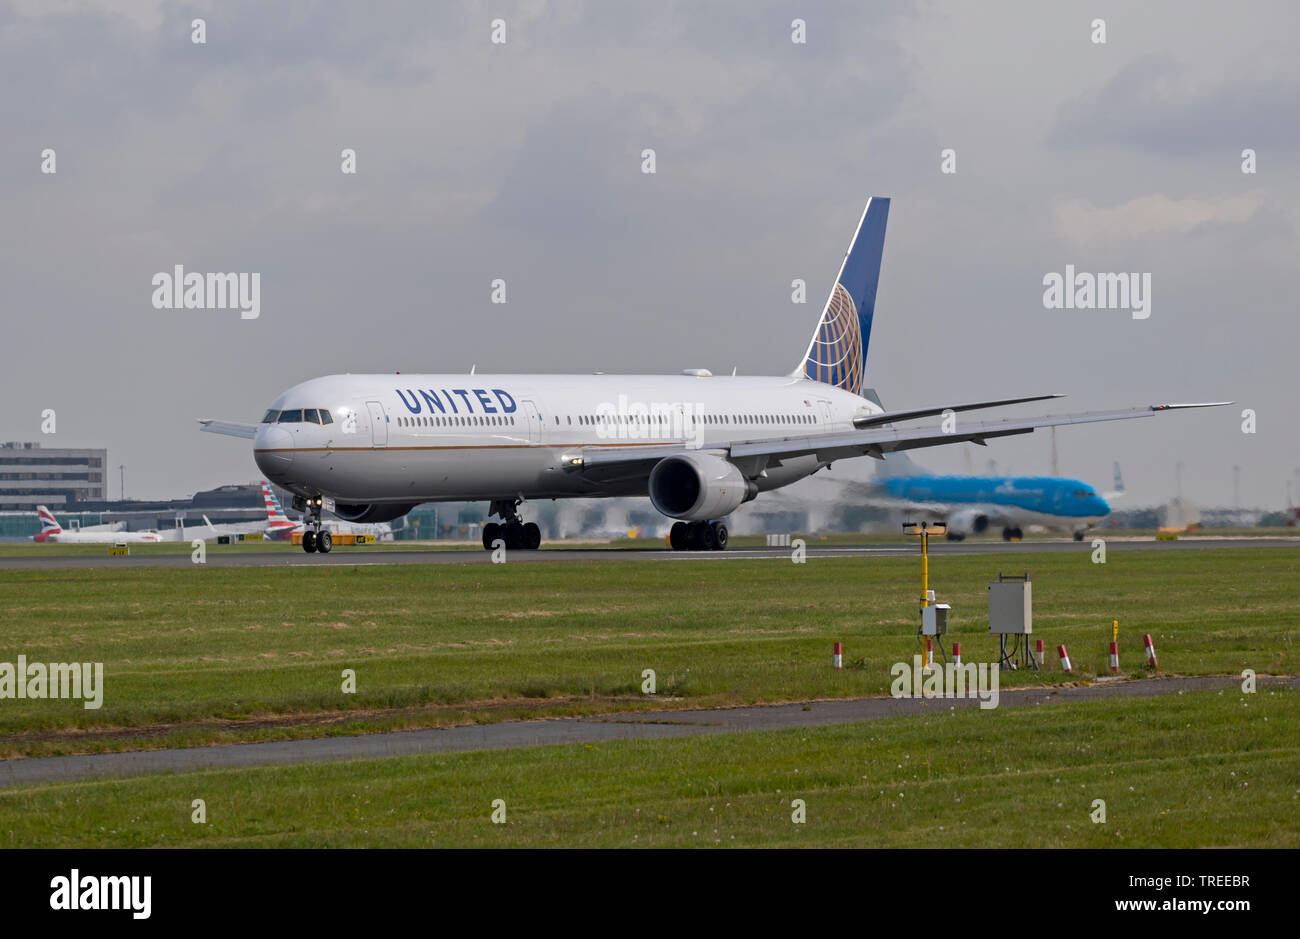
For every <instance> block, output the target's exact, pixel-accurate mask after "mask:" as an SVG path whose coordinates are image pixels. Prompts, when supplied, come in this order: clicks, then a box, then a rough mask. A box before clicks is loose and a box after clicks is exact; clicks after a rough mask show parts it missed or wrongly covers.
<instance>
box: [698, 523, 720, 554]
mask: <svg viewBox="0 0 1300 939" xmlns="http://www.w3.org/2000/svg"><path fill="white" fill-rule="evenodd" d="M695 546H696V549H697V550H699V551H712V550H713V549H714V548H715V547H717V538H716V537H715V536H714V532H713V526H712V525H710V524H709V523H708V522H696V523H695Z"/></svg>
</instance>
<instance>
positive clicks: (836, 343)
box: [795, 196, 889, 394]
mask: <svg viewBox="0 0 1300 939" xmlns="http://www.w3.org/2000/svg"><path fill="white" fill-rule="evenodd" d="M888 218H889V200H888V199H884V198H881V197H880V196H872V197H871V198H870V199H868V200H867V207H866V208H865V209H864V210H863V211H862V219H861V220H860V221H859V222H858V230H857V231H856V232H854V233H853V241H852V242H851V243H850V244H849V250H848V253H847V254H846V255H845V256H844V263H843V264H842V265H841V266H840V273H839V276H838V277H836V278H835V287H834V288H833V289H832V290H831V296H830V299H829V300H827V301H826V307H825V309H823V310H822V318H821V319H820V320H819V321H818V323H817V331H816V332H814V333H813V337H812V341H811V342H809V343H808V351H807V353H805V355H804V360H803V364H802V365H801V366H800V367H799V368H798V369H796V370H795V374H796V375H802V376H803V377H805V378H809V379H811V380H813V381H820V382H825V383H826V384H828V385H834V386H835V387H837V388H843V389H844V390H845V391H851V392H853V393H854V394H861V393H862V389H863V378H864V375H865V373H866V365H867V343H868V342H869V341H870V339H871V318H872V316H873V315H874V314H875V311H876V286H877V285H878V284H879V282H880V255H881V253H882V252H883V251H884V248H885V222H886V221H887V220H888Z"/></svg>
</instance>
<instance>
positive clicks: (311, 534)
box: [293, 496, 334, 554]
mask: <svg viewBox="0 0 1300 939" xmlns="http://www.w3.org/2000/svg"><path fill="white" fill-rule="evenodd" d="M300 501H301V502H302V504H301V505H299V502H300ZM323 505H324V502H323V500H322V499H321V498H320V496H317V497H316V498H314V499H306V500H300V499H299V498H295V499H294V500H293V507H294V508H295V509H304V508H305V509H306V510H307V530H306V531H304V532H303V533H302V549H303V550H304V551H306V552H307V553H308V554H311V553H312V552H313V551H318V552H320V553H321V554H329V553H330V550H331V549H332V548H333V547H334V536H333V535H331V534H330V533H329V529H327V528H325V526H324V523H323V522H322V521H321V517H320V513H321V508H322V506H323Z"/></svg>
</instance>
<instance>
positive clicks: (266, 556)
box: [0, 535, 1300, 570]
mask: <svg viewBox="0 0 1300 939" xmlns="http://www.w3.org/2000/svg"><path fill="white" fill-rule="evenodd" d="M1097 537H1100V538H1105V536H1104V535H1098V536H1097ZM1105 540H1106V550H1107V551H1108V552H1110V551H1195V550H1198V549H1203V548H1292V549H1300V537H1296V538H1253V537H1228V538H1213V537H1196V538H1181V539H1179V540H1177V541H1156V540H1154V539H1152V538H1132V539H1129V538H1124V539H1119V538H1115V539H1105ZM917 548H918V545H917V542H916V541H914V540H913V541H909V542H907V543H900V544H897V545H861V546H854V545H818V544H816V543H812V544H809V545H807V548H806V550H807V556H808V557H809V558H841V557H850V558H852V557H856V558H869V557H914V556H915V555H916V553H917ZM1092 550H1093V547H1092V542H1091V540H1087V541H1067V540H1061V541H1047V540H1044V541H1038V540H1035V541H1018V542H1004V541H972V542H950V541H933V542H931V544H930V553H931V554H934V555H945V554H949V555H955V554H1010V555H1016V554H1044V553H1068V552H1072V551H1075V552H1083V553H1091V552H1092ZM227 551H228V552H229V553H226V552H227ZM790 551H791V549H790V548H739V547H738V548H731V549H728V550H726V551H670V550H668V549H667V548H606V547H582V548H565V547H554V548H543V549H542V550H540V551H511V552H510V553H509V556H508V560H509V561H510V562H511V563H518V562H534V563H535V562H538V561H665V562H674V563H696V562H717V561H743V560H763V559H767V560H788V559H789V557H790ZM491 562H492V559H491V555H490V554H489V553H488V552H487V551H483V550H465V549H454V548H429V549H428V550H423V549H419V548H400V549H399V548H385V547H359V548H357V547H353V548H336V549H335V550H334V551H333V552H331V553H330V554H311V555H309V554H306V553H305V552H303V551H302V550H301V549H298V548H293V547H291V546H285V548H284V549H283V550H281V551H260V550H259V551H242V550H230V549H224V548H221V547H218V546H211V547H210V548H209V550H208V552H207V564H208V566H210V567H212V566H215V567H291V566H310V567H327V566H333V565H343V566H347V565H366V564H490V563H491ZM192 565H193V562H192V561H191V560H190V555H189V554H188V553H177V554H136V555H134V556H130V557H109V556H108V548H107V547H105V549H104V553H103V554H102V555H100V554H77V555H68V554H65V555H60V554H59V553H58V546H57V545H48V546H45V545H42V546H33V549H32V552H31V554H25V555H21V556H15V555H9V556H6V557H0V569H8V570H14V569H18V570H21V569H23V568H33V569H39V568H75V567H190V566H192Z"/></svg>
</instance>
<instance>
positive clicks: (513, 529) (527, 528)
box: [483, 499, 542, 551]
mask: <svg viewBox="0 0 1300 939" xmlns="http://www.w3.org/2000/svg"><path fill="white" fill-rule="evenodd" d="M522 501H523V500H521V499H514V500H507V499H496V500H494V501H493V502H492V504H491V505H490V506H489V507H488V517H489V518H491V517H492V516H493V515H496V516H499V517H500V518H501V521H502V522H503V524H500V525H498V524H497V523H496V522H488V523H487V524H486V525H484V526H483V547H484V548H485V549H486V550H488V551H491V550H493V549H494V548H495V546H496V542H497V541H502V542H504V543H505V546H506V548H507V549H508V550H510V551H518V550H521V549H522V550H524V551H536V550H537V549H538V548H540V547H541V546H542V530H541V529H540V528H538V527H537V523H536V522H525V521H524V520H523V519H521V518H520V517H519V511H518V510H519V506H520V504H521V503H522Z"/></svg>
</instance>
